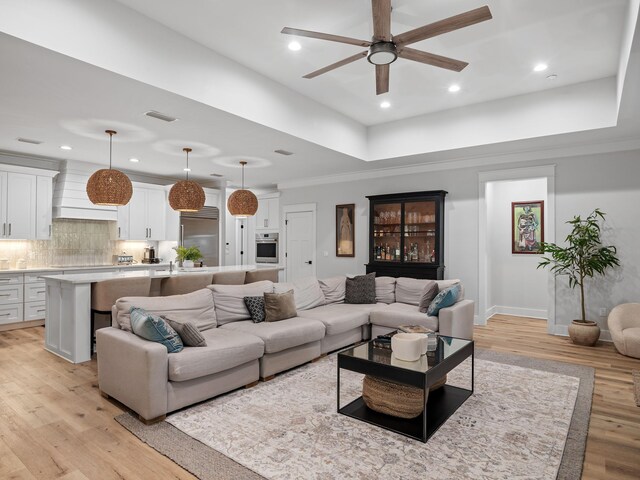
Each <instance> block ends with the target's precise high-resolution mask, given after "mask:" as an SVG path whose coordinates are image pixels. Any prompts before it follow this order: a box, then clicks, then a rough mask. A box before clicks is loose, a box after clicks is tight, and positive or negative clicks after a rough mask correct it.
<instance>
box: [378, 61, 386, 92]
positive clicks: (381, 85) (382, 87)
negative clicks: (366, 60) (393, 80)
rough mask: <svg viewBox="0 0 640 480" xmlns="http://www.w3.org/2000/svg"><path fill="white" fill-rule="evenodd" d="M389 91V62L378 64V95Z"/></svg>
mask: <svg viewBox="0 0 640 480" xmlns="http://www.w3.org/2000/svg"><path fill="white" fill-rule="evenodd" d="M388 91H389V64H387V65H376V95H382V94H383V93H387V92H388Z"/></svg>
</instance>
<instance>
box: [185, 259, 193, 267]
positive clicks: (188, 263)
mask: <svg viewBox="0 0 640 480" xmlns="http://www.w3.org/2000/svg"><path fill="white" fill-rule="evenodd" d="M182 266H183V267H184V268H193V260H183V261H182Z"/></svg>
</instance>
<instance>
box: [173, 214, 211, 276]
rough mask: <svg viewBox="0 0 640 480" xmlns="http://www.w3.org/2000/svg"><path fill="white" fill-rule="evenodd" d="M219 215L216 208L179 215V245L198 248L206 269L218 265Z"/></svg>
mask: <svg viewBox="0 0 640 480" xmlns="http://www.w3.org/2000/svg"><path fill="white" fill-rule="evenodd" d="M219 215H220V212H219V211H218V208H217V207H203V208H202V210H200V211H198V212H181V213H180V244H181V245H183V246H185V247H192V246H196V247H198V248H199V249H200V252H202V261H203V262H204V264H205V265H206V266H208V267H216V266H218V265H220V261H219V259H220V256H219V252H220V250H219V246H220V237H219V235H220V230H219V223H218V220H219Z"/></svg>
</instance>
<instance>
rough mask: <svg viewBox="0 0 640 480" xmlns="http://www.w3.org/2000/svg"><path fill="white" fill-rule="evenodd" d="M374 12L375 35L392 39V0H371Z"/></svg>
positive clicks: (387, 40)
mask: <svg viewBox="0 0 640 480" xmlns="http://www.w3.org/2000/svg"><path fill="white" fill-rule="evenodd" d="M371 10H372V12H373V37H374V38H375V39H376V40H384V41H385V42H390V41H391V0H371Z"/></svg>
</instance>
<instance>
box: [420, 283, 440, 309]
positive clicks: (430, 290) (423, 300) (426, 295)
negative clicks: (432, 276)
mask: <svg viewBox="0 0 640 480" xmlns="http://www.w3.org/2000/svg"><path fill="white" fill-rule="evenodd" d="M436 295H438V284H437V283H436V282H435V280H429V281H428V282H427V284H426V285H425V286H424V289H423V290H422V293H421V294H420V302H419V303H418V308H419V309H420V311H421V312H422V313H427V310H428V309H429V305H430V304H431V300H433V299H434V298H436Z"/></svg>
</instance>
